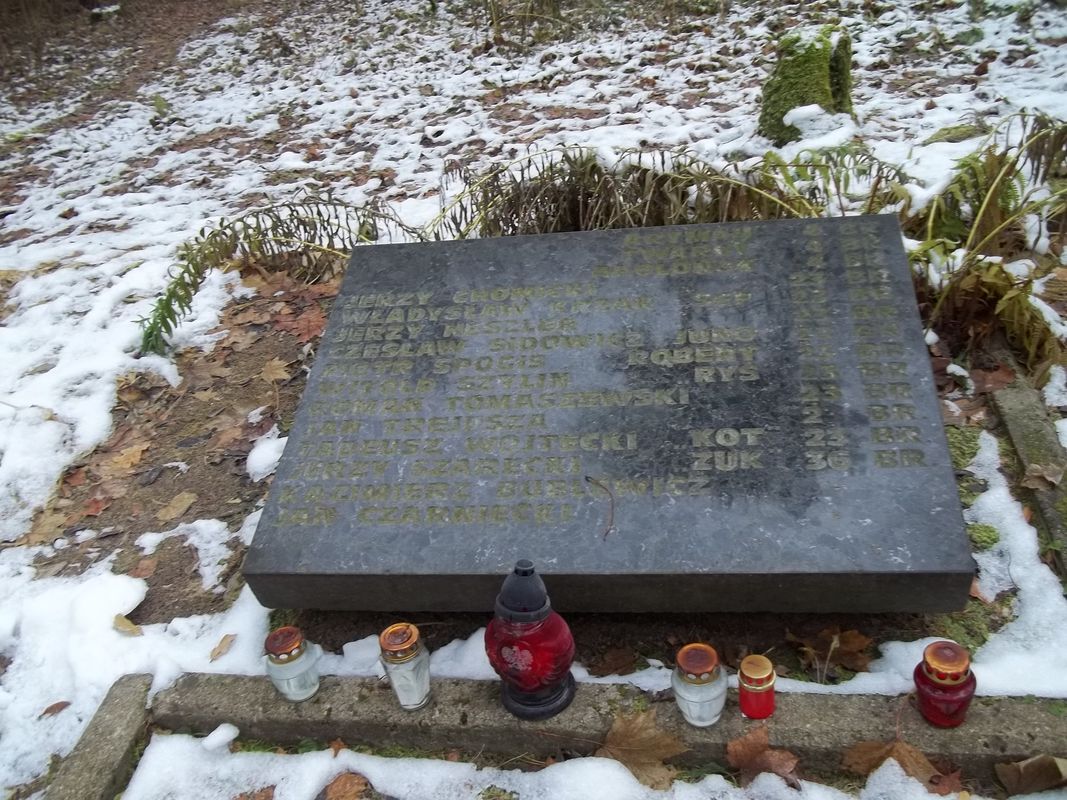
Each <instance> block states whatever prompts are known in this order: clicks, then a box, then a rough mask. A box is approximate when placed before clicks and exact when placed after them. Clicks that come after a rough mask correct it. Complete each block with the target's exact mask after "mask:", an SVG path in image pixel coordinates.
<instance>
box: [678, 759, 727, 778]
mask: <svg viewBox="0 0 1067 800" xmlns="http://www.w3.org/2000/svg"><path fill="white" fill-rule="evenodd" d="M708 775H722V776H723V777H724V778H729V777H730V770H728V769H727V768H726V767H724V766H723V765H722V764H719V763H718V762H715V761H705V762H704V763H703V764H700V765H699V766H696V767H687V768H685V769H680V770H678V773H677V774H676V775H675V776H674V779H675V780H679V781H684V782H686V783H697V782H699V781H702V780H704V778H706V777H707V776H708Z"/></svg>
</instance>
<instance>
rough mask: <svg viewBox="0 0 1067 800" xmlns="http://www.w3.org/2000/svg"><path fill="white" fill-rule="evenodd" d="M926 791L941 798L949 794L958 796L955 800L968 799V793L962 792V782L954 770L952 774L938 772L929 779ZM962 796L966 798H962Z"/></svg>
mask: <svg viewBox="0 0 1067 800" xmlns="http://www.w3.org/2000/svg"><path fill="white" fill-rule="evenodd" d="M926 788H927V790H929V791H931V792H933V793H934V794H939V795H941V796H942V797H946V796H948V795H950V794H958V795H959V797H958V798H956V800H967V797H970V794H969V793H966V792H964V791H963V781H962V779H961V778H960V771H959V770H958V769H957V770H954V771H952V772H939V773H938V774H937V775H934V777H932V778H931V779H930V783H928V784H927V785H926ZM964 794H966V795H967V797H964Z"/></svg>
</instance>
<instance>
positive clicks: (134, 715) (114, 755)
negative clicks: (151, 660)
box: [45, 675, 152, 800]
mask: <svg viewBox="0 0 1067 800" xmlns="http://www.w3.org/2000/svg"><path fill="white" fill-rule="evenodd" d="M151 686H152V676H151V675H126V676H124V677H122V678H119V679H118V680H117V681H116V682H115V684H114V685H113V686H112V687H111V689H110V691H108V693H107V696H106V697H105V698H104V702H103V703H101V704H100V708H98V709H97V711H96V714H94V715H93V719H92V721H91V722H90V723H89V727H87V728H86V729H85V733H83V734H82V737H81V739H79V740H78V744H77V745H75V747H74V749H73V750H72V751H71V753H70V755H68V756H67V757H66V758H65V759H63V762H62V763H61V764H60V766H59V769H58V770H57V771H56V775H55V778H53V779H52V782H51V783H50V784H49V786H48V789H47V791H46V792H45V798H46V800H114V797H115V796H116V795H117V794H119V792H121V791H122V789H123V787H124V786H125V785H126V784H125V781H126V779H127V778H128V777H129V775H130V773H131V772H132V769H133V766H134V765H133V756H134V752H135V751H136V749H137V746H138V745H139V744H140V743H141V742H142V741H143V740H144V737H145V736H146V735H147V727H148V708H147V705H148V690H149V688H151Z"/></svg>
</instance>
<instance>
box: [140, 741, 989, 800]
mask: <svg viewBox="0 0 1067 800" xmlns="http://www.w3.org/2000/svg"><path fill="white" fill-rule="evenodd" d="M204 741H206V740H204V739H200V740H198V739H194V738H192V737H190V736H181V735H175V736H155V737H153V739H152V742H151V744H149V746H148V748H147V749H146V750H145V753H144V757H143V759H142V761H141V764H142V767H141V769H138V770H137V772H136V773H135V774H134V776H133V779H132V781H131V782H130V785H129V788H128V789H127V790H126V792H124V793H123V795H122V797H123V800H230V799H231V798H233V797H234V796H235V795H237V794H238V793H240V792H247V791H250V788H253V787H254V788H260V787H264V786H272V785H273V786H276V788H275V790H274V799H275V800H312V799H313V798H314V797H315V795H316V794H317V793H318V792H320V791H321V790H322V789H323V787H325V786H326V785H327V784H328V783H329V782H330V781H331V780H333V779H334V778H335V777H336V776H338V775H340V774H342V773H345V772H358V773H359V774H361V775H363V776H365V777H366V778H367V779H368V780H369V781H370V782H371V784H372V785H373V786H374V788H375V790H376V791H378V792H380V793H382V794H384V795H386V796H389V797H396V798H403V799H404V800H409V799H410V800H425V798H433V799H434V800H471V799H472V798H478V797H485V796H486V795H485V794H482V793H483V792H487V790H491V788H492V787H496V788H497V789H499V790H502V792H514V793H515V794H514V795H507V796H516V797H520V798H522V800H847V798H849V797H850V795H847V794H845V793H843V792H840V791H838V790H836V789H831V788H830V787H828V786H822V785H820V784H817V783H808V782H803V783H802V785H801V789H800V791H796V790H794V789H791V788H790V787H788V786H787V785H786V784H785V782H784V781H783V780H782V779H781V778H779V777H777V776H775V775H769V774H765V775H760V776H759V777H758V778H757V779H756V780H755V781H754V782H753V783H752V784H751V785H750V786H748V787H747V788H746V789H739V788H736V787H734V786H732V785H731V784H730V783H729V782H728V781H726V779H725V778H723V777H721V776H719V775H711V776H708V777H706V778H704V779H703V780H701V781H700V782H699V783H693V784H689V783H682V782H676V783H675V784H674V785H673V786H672V787H671V788H670V789H669V790H668V791H656V790H654V789H649V788H647V787H645V786H642V785H641V784H640V783H638V782H637V780H635V779H634V777H633V776H632V775H631V774H630V772H629V771H628V770H627V769H626V767H624V766H623V765H622V764H620V763H618V762H617V761H612V760H609V759H603V758H578V759H571V760H568V761H562V762H559V763H557V764H553V765H552V766H550V767H547V768H545V769H543V770H539V771H537V772H519V771H516V770H501V769H489V768H486V769H479V768H478V767H476V766H474V765H472V764H462V763H453V762H450V761H428V760H425V759H389V758H379V757H376V756H371V755H364V754H361V753H353V752H352V751H351V750H341V751H339V752H338V753H337V755H336V756H335V755H334V754H333V752H332V751H331V750H325V751H320V752H316V753H306V754H304V755H300V756H281V755H274V754H271V753H236V754H234V753H228V752H226V751H225V750H205V748H204V746H203V742H204ZM489 796H503V795H501V794H497V795H489ZM972 797H975V796H974V795H972ZM859 798H860V800H929V798H930V794H929V793H928V792H927V791H926V789H925V788H923V786H922V785H921V784H920V783H919V782H918V781H915V780H913V779H912V778H909V777H908V776H907V775H905V774H904V771H903V770H902V769H901V768H900V767H899V766H897V764H896V762H895V761H888V762H886V763H885V764H884V765H882V766H881V767H880V768H879V769H878V770H877V771H876V772H875V773H873V774H872V775H871V776H870V778H869V779H868V782H867V786H866V787H865V788H864V789H863V791H862V792H861V793H860V795H859ZM976 800H978V799H977V798H976Z"/></svg>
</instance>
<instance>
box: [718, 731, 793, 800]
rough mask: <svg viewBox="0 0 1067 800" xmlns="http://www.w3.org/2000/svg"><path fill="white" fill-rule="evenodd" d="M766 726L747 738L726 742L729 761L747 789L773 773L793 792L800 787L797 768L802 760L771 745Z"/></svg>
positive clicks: (750, 733)
mask: <svg viewBox="0 0 1067 800" xmlns="http://www.w3.org/2000/svg"><path fill="white" fill-rule="evenodd" d="M770 745H771V742H770V733H769V732H768V730H767V726H766V725H760V726H758V727H756V728H753V729H752V730H750V731H749V732H748V733H746V734H745V735H744V736H741V737H739V738H737V739H734V740H732V741H730V742H727V743H726V760H727V762H728V763H729V764H730V766H731V767H733V768H734V769H736V770H738V771H739V772H740V773H741V785H742V786H747V785H748V784H750V783H751V782H752V781H753V780H754V779H755V778H756V776H757V775H759V774H760V773H762V772H773V773H774V774H775V775H777V776H779V777H780V778H782V779H783V780H785V782H786V783H787V784H788V785H789V786H791V787H792V788H794V789H799V788H800V777H799V776H798V775H797V772H796V770H797V765H798V764H799V763H800V759H799V758H798V757H797V756H796V755H794V754H793V753H791V752H789V751H788V750H781V749H778V748H773V747H771V746H770Z"/></svg>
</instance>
